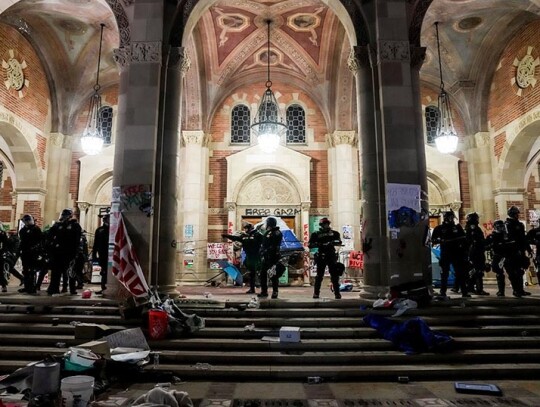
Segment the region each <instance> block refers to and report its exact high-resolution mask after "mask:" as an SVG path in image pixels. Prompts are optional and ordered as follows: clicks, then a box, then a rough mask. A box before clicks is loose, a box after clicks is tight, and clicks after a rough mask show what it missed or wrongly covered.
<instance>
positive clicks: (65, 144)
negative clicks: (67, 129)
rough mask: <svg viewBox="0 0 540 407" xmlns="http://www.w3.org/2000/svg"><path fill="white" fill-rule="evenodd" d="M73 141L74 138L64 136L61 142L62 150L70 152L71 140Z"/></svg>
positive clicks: (71, 147)
mask: <svg viewBox="0 0 540 407" xmlns="http://www.w3.org/2000/svg"><path fill="white" fill-rule="evenodd" d="M74 139H75V137H68V136H65V137H64V139H63V140H62V148H65V149H67V150H72V149H73V140H74Z"/></svg>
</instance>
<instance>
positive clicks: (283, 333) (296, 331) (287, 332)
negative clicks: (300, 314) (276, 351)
mask: <svg viewBox="0 0 540 407" xmlns="http://www.w3.org/2000/svg"><path fill="white" fill-rule="evenodd" d="M279 341H280V342H300V327H297V326H282V327H281V329H280V330H279Z"/></svg>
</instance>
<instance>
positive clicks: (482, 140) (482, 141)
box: [474, 131, 489, 147]
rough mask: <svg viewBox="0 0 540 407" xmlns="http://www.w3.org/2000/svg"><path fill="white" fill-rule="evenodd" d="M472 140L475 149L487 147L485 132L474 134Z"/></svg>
mask: <svg viewBox="0 0 540 407" xmlns="http://www.w3.org/2000/svg"><path fill="white" fill-rule="evenodd" d="M474 139H475V141H476V146H477V147H486V146H489V133H488V132H487V131H483V132H480V133H476V134H475V135H474Z"/></svg>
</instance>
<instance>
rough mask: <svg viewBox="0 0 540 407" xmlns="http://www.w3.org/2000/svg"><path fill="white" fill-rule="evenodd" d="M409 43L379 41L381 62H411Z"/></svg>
mask: <svg viewBox="0 0 540 407" xmlns="http://www.w3.org/2000/svg"><path fill="white" fill-rule="evenodd" d="M410 60H411V55H410V49H409V42H408V41H388V40H382V41H379V61H380V62H387V61H410Z"/></svg>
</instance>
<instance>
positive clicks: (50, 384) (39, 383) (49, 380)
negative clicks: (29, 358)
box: [32, 362, 60, 395]
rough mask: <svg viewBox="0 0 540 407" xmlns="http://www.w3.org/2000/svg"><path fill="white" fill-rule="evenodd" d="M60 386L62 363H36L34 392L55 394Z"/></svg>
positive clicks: (33, 380) (33, 383)
mask: <svg viewBox="0 0 540 407" xmlns="http://www.w3.org/2000/svg"><path fill="white" fill-rule="evenodd" d="M59 386H60V364H59V363H56V362H40V363H36V364H35V365H34V378H33V379H32V394H33V395H40V394H53V393H57V392H58V387H59Z"/></svg>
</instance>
